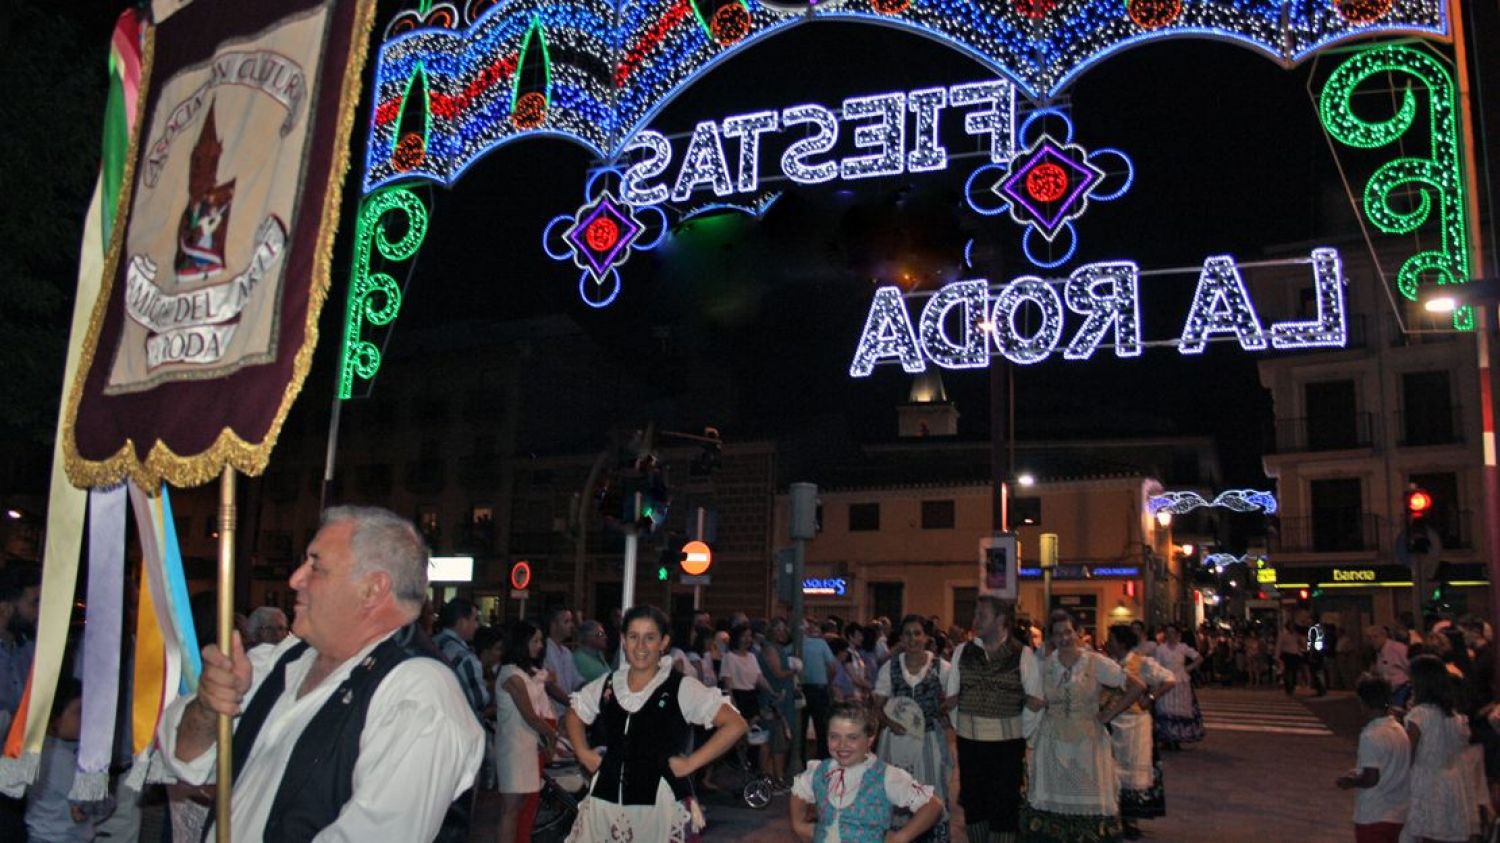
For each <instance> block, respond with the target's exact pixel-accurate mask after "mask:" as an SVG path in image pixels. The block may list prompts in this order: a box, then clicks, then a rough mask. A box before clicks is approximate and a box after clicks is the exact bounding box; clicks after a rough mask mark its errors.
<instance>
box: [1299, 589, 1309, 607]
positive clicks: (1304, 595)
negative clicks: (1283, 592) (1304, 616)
mask: <svg viewBox="0 0 1500 843" xmlns="http://www.w3.org/2000/svg"><path fill="white" fill-rule="evenodd" d="M1307 597H1308V594H1307V589H1305V588H1299V589H1297V599H1298V600H1301V601H1303V602H1304V603H1305V602H1307Z"/></svg>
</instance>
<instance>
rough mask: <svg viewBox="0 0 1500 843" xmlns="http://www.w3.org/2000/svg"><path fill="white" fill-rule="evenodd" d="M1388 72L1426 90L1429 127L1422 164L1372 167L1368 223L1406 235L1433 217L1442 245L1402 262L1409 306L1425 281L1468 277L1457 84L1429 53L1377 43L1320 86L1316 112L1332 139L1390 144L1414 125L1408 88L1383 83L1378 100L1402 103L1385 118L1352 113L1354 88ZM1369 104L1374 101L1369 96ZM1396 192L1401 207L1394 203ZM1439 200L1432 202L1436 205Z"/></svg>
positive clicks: (1399, 284)
mask: <svg viewBox="0 0 1500 843" xmlns="http://www.w3.org/2000/svg"><path fill="white" fill-rule="evenodd" d="M1383 74H1390V75H1392V76H1405V77H1410V79H1409V80H1408V82H1410V81H1412V80H1414V81H1416V82H1418V83H1420V84H1421V86H1422V87H1423V88H1425V89H1426V93H1427V97H1426V100H1427V114H1426V115H1425V121H1424V122H1426V123H1427V125H1428V128H1429V133H1428V155H1429V157H1427V158H1419V157H1415V156H1402V157H1400V158H1396V159H1393V160H1391V161H1387V162H1386V163H1385V164H1383V165H1382V166H1380V167H1379V168H1378V169H1376V171H1375V173H1374V175H1372V176H1370V181H1369V182H1368V183H1366V185H1365V191H1364V201H1363V205H1364V211H1365V216H1366V217H1368V218H1369V220H1370V222H1371V223H1372V224H1373V225H1374V226H1375V227H1376V228H1378V229H1380V230H1381V231H1382V232H1384V233H1386V234H1393V235H1400V234H1410V233H1412V232H1414V231H1416V230H1417V229H1418V228H1421V227H1422V226H1423V225H1426V224H1427V223H1428V222H1429V220H1430V219H1431V217H1432V214H1433V208H1434V205H1436V212H1437V229H1438V235H1439V244H1438V247H1437V248H1435V249H1426V250H1423V251H1420V252H1418V253H1416V254H1414V255H1412V256H1410V257H1408V258H1407V259H1406V261H1405V262H1404V263H1402V264H1401V268H1400V270H1398V271H1397V273H1396V289H1397V291H1398V292H1399V293H1400V294H1401V295H1402V296H1403V297H1405V298H1406V299H1407V300H1409V301H1416V300H1417V288H1418V286H1419V285H1420V284H1421V283H1422V281H1423V279H1424V278H1430V279H1432V280H1433V282H1434V283H1437V284H1462V283H1465V282H1467V281H1468V280H1469V279H1470V277H1471V276H1470V274H1469V270H1470V253H1469V241H1468V237H1467V235H1466V232H1467V231H1468V211H1467V207H1468V205H1467V202H1466V201H1465V197H1464V188H1463V184H1464V177H1463V174H1464V171H1463V159H1462V156H1461V147H1460V144H1459V128H1458V122H1457V121H1458V105H1457V102H1456V100H1455V96H1456V86H1455V85H1454V84H1453V78H1452V76H1451V75H1449V73H1448V70H1447V68H1446V67H1444V66H1443V65H1442V64H1441V63H1440V62H1439V61H1438V60H1437V59H1436V58H1434V57H1433V56H1431V55H1430V54H1428V53H1426V52H1424V51H1422V50H1418V49H1414V48H1411V47H1406V46H1402V45H1399V44H1381V45H1378V46H1375V47H1371V48H1368V49H1366V50H1362V51H1360V52H1359V53H1356V54H1355V55H1354V56H1353V57H1351V58H1349V59H1348V60H1346V61H1345V62H1344V63H1343V64H1341V65H1339V66H1338V68H1336V69H1335V70H1334V71H1333V74H1332V75H1331V76H1329V78H1328V81H1327V82H1326V83H1325V84H1324V85H1323V91H1322V94H1321V96H1320V97H1319V101H1318V105H1319V112H1320V114H1321V116H1322V120H1323V128H1324V129H1325V130H1326V131H1327V132H1328V134H1329V136H1331V137H1332V138H1333V139H1334V140H1336V141H1338V142H1339V143H1342V144H1344V145H1346V146H1352V147H1356V148H1360V149H1377V148H1379V147H1383V146H1387V145H1389V144H1392V143H1395V142H1396V141H1397V140H1399V139H1400V138H1402V136H1404V135H1405V134H1406V133H1407V131H1408V130H1409V129H1411V127H1412V124H1413V123H1415V122H1417V120H1418V110H1419V108H1420V106H1419V105H1418V97H1417V95H1416V93H1415V92H1414V91H1413V90H1412V88H1411V87H1410V85H1408V86H1406V87H1402V86H1400V85H1398V84H1395V83H1394V82H1393V83H1391V84H1389V85H1382V86H1381V92H1380V100H1381V102H1382V104H1384V103H1387V102H1390V100H1391V99H1392V98H1393V97H1394V96H1395V94H1392V93H1389V91H1390V90H1394V91H1396V92H1397V93H1398V94H1399V97H1400V101H1399V104H1398V105H1397V107H1396V110H1395V113H1394V114H1393V115H1391V117H1389V118H1388V119H1385V120H1379V121H1375V122H1371V121H1369V120H1366V119H1364V118H1363V117H1360V116H1359V115H1358V114H1356V113H1355V112H1354V97H1355V95H1356V93H1357V89H1358V88H1359V86H1360V85H1361V84H1363V83H1364V82H1365V81H1366V80H1368V79H1370V78H1371V77H1374V76H1380V75H1383ZM1372 99H1373V98H1372ZM1412 189H1415V193H1416V197H1417V199H1416V203H1415V205H1412V206H1411V207H1410V209H1409V210H1403V207H1405V206H1407V205H1409V204H1410V198H1409V196H1408V192H1409V191H1411V190H1412ZM1398 193H1399V194H1400V196H1401V198H1400V199H1399V205H1398V204H1395V203H1393V202H1392V198H1393V197H1394V196H1396V195H1397V194H1398ZM1434 200H1436V201H1434ZM1473 319H1474V312H1473V308H1471V307H1462V308H1459V309H1458V311H1456V312H1455V313H1454V314H1453V325H1454V327H1455V328H1458V329H1460V330H1468V329H1470V328H1472V325H1473Z"/></svg>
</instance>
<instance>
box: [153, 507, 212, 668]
mask: <svg viewBox="0 0 1500 843" xmlns="http://www.w3.org/2000/svg"><path fill="white" fill-rule="evenodd" d="M157 501H158V502H159V506H160V507H161V513H160V515H159V517H158V519H157V522H158V523H159V524H161V531H162V539H163V542H162V568H163V573H164V574H165V576H166V586H167V597H168V598H169V599H170V600H171V601H172V605H171V616H172V625H173V627H174V628H175V629H176V631H177V640H178V641H179V642H181V645H182V684H181V685H180V686H179V687H178V693H181V694H191V693H193V692H194V691H196V690H198V676H199V674H201V673H202V672H203V654H202V653H200V652H198V629H197V626H196V625H195V624H194V623H193V607H192V602H191V600H190V598H189V597H188V587H187V573H186V572H185V571H184V570H183V567H182V547H181V545H180V544H179V543H178V541H177V520H176V519H174V518H173V517H172V499H171V497H170V496H169V495H168V494H167V484H165V483H163V484H162V486H161V497H159V498H157Z"/></svg>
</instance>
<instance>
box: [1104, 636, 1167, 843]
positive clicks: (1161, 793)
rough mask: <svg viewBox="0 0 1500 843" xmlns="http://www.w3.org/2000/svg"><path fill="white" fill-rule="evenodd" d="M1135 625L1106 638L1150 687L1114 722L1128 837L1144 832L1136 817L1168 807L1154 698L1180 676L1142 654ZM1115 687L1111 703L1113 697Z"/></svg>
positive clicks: (1112, 730)
mask: <svg viewBox="0 0 1500 843" xmlns="http://www.w3.org/2000/svg"><path fill="white" fill-rule="evenodd" d="M1138 643H1139V640H1138V639H1137V638H1136V633H1135V630H1134V629H1133V628H1132V627H1129V626H1126V625H1124V624H1116V625H1115V626H1112V627H1110V628H1109V641H1108V643H1107V644H1106V647H1107V649H1108V652H1109V655H1110V657H1111V658H1113V659H1114V660H1115V661H1117V662H1119V663H1120V667H1121V668H1123V669H1124V671H1125V675H1126V676H1129V677H1132V678H1134V679H1137V680H1139V681H1140V683H1141V684H1142V685H1144V686H1146V693H1145V694H1143V695H1142V696H1141V698H1140V699H1139V700H1137V701H1136V702H1135V703H1134V704H1132V705H1131V706H1130V707H1129V708H1127V709H1125V710H1124V711H1123V712H1121V713H1120V715H1119V716H1118V717H1116V718H1115V719H1114V721H1113V722H1112V723H1110V737H1111V739H1112V742H1113V744H1114V751H1115V769H1116V772H1117V774H1118V776H1119V779H1120V819H1121V821H1122V822H1123V823H1124V827H1125V838H1126V839H1127V840H1135V839H1136V838H1138V837H1140V836H1141V831H1140V827H1139V826H1137V825H1136V820H1144V819H1152V818H1154V817H1160V816H1165V815H1166V813H1167V796H1166V791H1165V790H1164V789H1163V787H1162V780H1161V763H1160V762H1159V761H1157V760H1156V759H1155V758H1154V757H1153V753H1152V748H1153V747H1152V740H1151V701H1152V699H1153V698H1155V697H1157V696H1159V695H1161V694H1164V693H1166V692H1167V691H1170V690H1171V689H1172V685H1173V684H1174V683H1175V681H1176V680H1174V679H1173V677H1172V672H1171V671H1170V670H1167V669H1166V668H1164V667H1162V666H1161V665H1160V664H1158V663H1157V662H1156V660H1155V659H1153V658H1150V657H1148V656H1143V655H1141V653H1140V651H1139V650H1138V649H1137V644H1138ZM1116 693H1118V692H1115V691H1110V692H1109V693H1107V694H1106V695H1105V698H1106V700H1107V702H1106V703H1105V704H1106V705H1108V704H1110V703H1112V702H1113V697H1114V695H1115V694H1116Z"/></svg>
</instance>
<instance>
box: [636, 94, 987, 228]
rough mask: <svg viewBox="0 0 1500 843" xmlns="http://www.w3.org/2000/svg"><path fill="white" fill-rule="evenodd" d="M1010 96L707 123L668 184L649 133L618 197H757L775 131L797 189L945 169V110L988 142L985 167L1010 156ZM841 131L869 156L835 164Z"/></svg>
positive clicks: (662, 140) (665, 147)
mask: <svg viewBox="0 0 1500 843" xmlns="http://www.w3.org/2000/svg"><path fill="white" fill-rule="evenodd" d="M1015 98H1016V90H1015V86H1014V85H1011V84H1010V83H1009V82H1004V81H1001V80H998V79H990V80H986V81H983V82H969V83H964V84H961V85H949V86H946V87H940V88H923V89H920V90H916V91H910V92H905V93H903V92H895V93H887V94H874V95H871V96H862V97H850V98H848V99H846V100H844V101H843V103H842V104H841V106H840V107H839V108H838V109H837V110H835V109H830V108H827V107H825V106H821V105H816V104H806V105H794V106H789V107H787V108H783V109H781V110H780V111H757V112H753V113H750V114H737V115H734V116H732V117H726V118H724V119H723V120H721V121H718V122H715V121H713V120H705V121H703V122H701V123H699V124H698V125H697V126H695V127H694V128H693V132H692V135H691V137H690V138H689V140H688V143H687V148H686V149H685V150H683V153H682V157H681V159H680V163H679V164H678V167H677V171H676V176H675V178H671V179H664V176H666V175H667V171H668V169H669V168H670V167H671V166H672V157H673V155H672V144H671V141H670V140H669V139H668V138H667V136H666V135H663V134H662V133H660V132H656V131H652V130H649V129H645V130H642V131H639V132H637V133H636V135H635V137H634V138H632V139H631V140H630V142H629V143H628V144H627V145H626V146H625V148H624V153H625V156H626V157H627V158H634V157H635V156H637V155H639V156H640V157H639V158H638V159H637V160H635V161H634V163H632V164H631V165H630V166H628V167H627V168H626V169H625V172H624V175H623V178H622V179H621V182H622V184H621V193H622V195H623V197H624V199H625V201H627V202H629V203H630V204H632V205H659V204H661V203H662V202H665V201H667V200H668V199H671V200H672V201H674V202H686V201H688V200H689V199H691V198H692V196H693V194H694V193H696V192H698V191H702V190H712V191H713V193H714V195H715V196H718V197H721V198H722V197H725V196H730V195H733V194H740V193H754V192H755V191H756V190H758V189H759V185H760V182H761V175H760V146H761V137H762V136H763V135H771V134H776V133H786V134H788V135H789V136H791V137H793V138H795V139H794V140H792V141H791V142H790V143H789V144H787V145H786V148H785V150H783V152H782V154H781V158H780V161H779V164H780V168H781V175H782V176H784V177H785V178H787V179H790V180H791V181H793V182H796V183H797V184H820V183H822V182H827V181H833V180H834V179H866V178H879V177H882V176H898V175H901V174H902V173H924V172H933V171H937V170H943V169H946V168H947V167H948V160H949V159H948V152H947V149H946V148H945V147H944V146H943V143H942V140H941V137H940V129H941V128H942V114H943V112H944V111H945V110H955V111H959V112H961V113H962V114H963V128H964V132H965V133H966V134H969V135H974V136H977V137H981V138H985V139H987V141H988V145H989V150H990V160H991V161H993V162H995V163H1001V162H1004V161H1008V160H1010V158H1011V156H1012V155H1014V154H1015V117H1016V102H1015ZM908 116H910V118H911V123H912V125H911V127H910V128H911V130H910V131H908V127H907V118H908ZM841 125H842V126H844V127H845V129H846V130H847V131H848V133H849V136H850V138H851V141H852V144H853V146H854V147H855V148H856V149H860V150H866V152H863V153H861V154H857V155H845V156H843V157H842V158H834V157H831V156H832V154H833V153H834V151H835V147H837V146H838V145H839V130H840V126H841ZM726 138H728V139H730V140H733V141H737V142H738V143H737V145H738V149H737V150H736V152H737V153H738V154H737V156H736V157H735V159H734V164H733V165H731V163H730V158H729V157H728V156H726V155H725V154H724V140H725V139H726ZM815 159H816V160H815Z"/></svg>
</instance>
